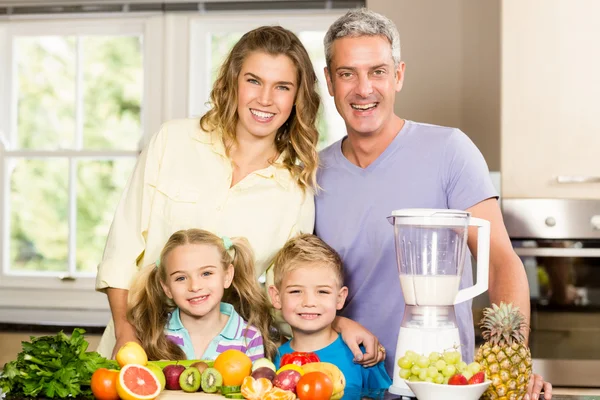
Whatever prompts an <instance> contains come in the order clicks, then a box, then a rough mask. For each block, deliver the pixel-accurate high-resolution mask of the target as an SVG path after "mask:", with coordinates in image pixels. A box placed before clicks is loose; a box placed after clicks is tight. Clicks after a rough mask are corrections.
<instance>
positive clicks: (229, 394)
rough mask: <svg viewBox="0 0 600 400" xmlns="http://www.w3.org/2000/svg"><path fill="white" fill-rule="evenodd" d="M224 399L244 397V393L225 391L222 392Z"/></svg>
mask: <svg viewBox="0 0 600 400" xmlns="http://www.w3.org/2000/svg"><path fill="white" fill-rule="evenodd" d="M223 396H225V398H226V399H245V397H244V395H243V394H241V393H227V394H224V395H223Z"/></svg>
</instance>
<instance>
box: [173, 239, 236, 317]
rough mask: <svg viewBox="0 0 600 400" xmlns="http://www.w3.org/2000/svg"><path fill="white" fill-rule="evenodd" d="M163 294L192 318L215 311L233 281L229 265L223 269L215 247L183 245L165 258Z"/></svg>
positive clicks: (231, 267)
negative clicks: (165, 276)
mask: <svg viewBox="0 0 600 400" xmlns="http://www.w3.org/2000/svg"><path fill="white" fill-rule="evenodd" d="M164 261H165V267H166V275H167V278H166V282H161V285H162V287H163V290H164V291H165V294H166V295H167V297H169V298H170V299H172V300H173V301H174V302H175V304H176V305H177V307H179V308H180V310H181V312H182V313H184V314H186V315H189V316H191V317H194V318H200V317H204V316H206V315H208V314H210V313H212V312H219V310H220V303H221V299H222V298H223V293H224V291H225V289H226V288H228V287H229V286H230V285H231V281H232V280H233V266H231V265H229V266H228V267H227V268H223V265H222V261H221V255H220V254H219V250H218V249H217V247H216V246H213V245H207V244H185V245H182V246H177V247H175V248H174V249H173V250H171V251H170V252H169V253H168V254H167V256H166V257H165V260H164Z"/></svg>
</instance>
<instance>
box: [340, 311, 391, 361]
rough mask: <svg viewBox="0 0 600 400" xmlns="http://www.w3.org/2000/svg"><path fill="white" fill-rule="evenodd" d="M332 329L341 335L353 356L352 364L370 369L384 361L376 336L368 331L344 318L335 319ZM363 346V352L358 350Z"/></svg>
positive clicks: (383, 354)
mask: <svg viewBox="0 0 600 400" xmlns="http://www.w3.org/2000/svg"><path fill="white" fill-rule="evenodd" d="M333 328H334V329H335V330H336V331H337V332H339V333H340V334H341V335H342V340H344V343H346V346H348V347H349V348H350V351H352V354H354V362H355V363H357V364H360V365H362V366H364V367H372V366H374V365H376V364H378V363H379V362H381V361H383V360H385V349H384V348H383V346H381V345H380V344H379V339H377V336H375V335H373V334H372V333H371V332H370V331H369V330H368V329H366V328H365V327H364V326H362V325H361V324H359V323H358V322H355V321H352V320H351V319H348V318H345V317H336V319H335V321H334V323H333ZM360 345H363V346H364V348H365V352H364V353H363V352H362V350H361V349H360Z"/></svg>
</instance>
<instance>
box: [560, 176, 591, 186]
mask: <svg viewBox="0 0 600 400" xmlns="http://www.w3.org/2000/svg"><path fill="white" fill-rule="evenodd" d="M556 183H561V184H569V183H600V176H583V175H560V176H557V177H556Z"/></svg>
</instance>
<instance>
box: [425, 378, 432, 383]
mask: <svg viewBox="0 0 600 400" xmlns="http://www.w3.org/2000/svg"><path fill="white" fill-rule="evenodd" d="M425 382H431V383H433V379H431V378H430V377H427V378H425Z"/></svg>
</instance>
